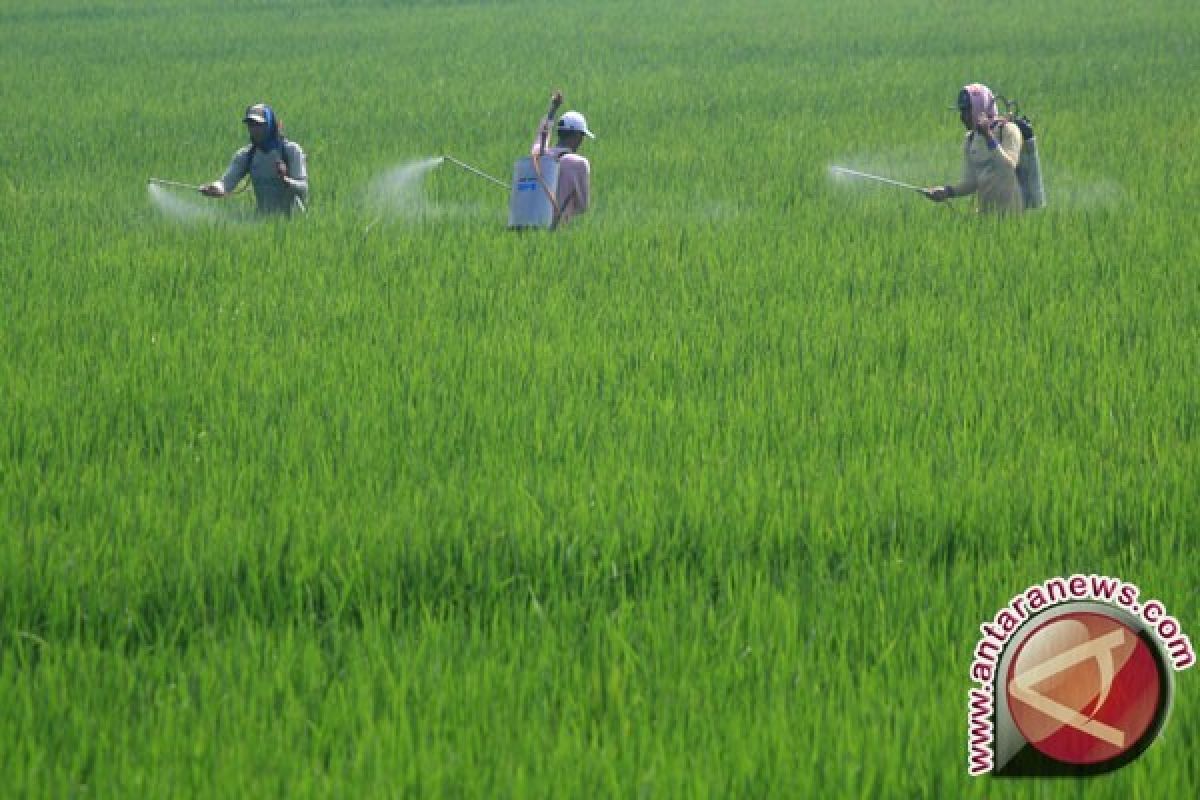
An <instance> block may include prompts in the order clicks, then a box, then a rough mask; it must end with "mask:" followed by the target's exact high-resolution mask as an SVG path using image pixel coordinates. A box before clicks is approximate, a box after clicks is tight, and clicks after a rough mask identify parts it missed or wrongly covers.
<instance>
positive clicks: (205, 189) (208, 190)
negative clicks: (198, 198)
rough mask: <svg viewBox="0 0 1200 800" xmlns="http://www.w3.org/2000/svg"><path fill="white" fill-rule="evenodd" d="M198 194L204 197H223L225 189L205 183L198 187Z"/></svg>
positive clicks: (219, 185) (215, 184) (216, 184)
mask: <svg viewBox="0 0 1200 800" xmlns="http://www.w3.org/2000/svg"><path fill="white" fill-rule="evenodd" d="M200 194H202V195H204V196H205V197H224V196H225V187H224V186H222V185H221V184H219V183H206V184H204V185H203V186H201V187H200Z"/></svg>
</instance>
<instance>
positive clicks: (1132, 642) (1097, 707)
mask: <svg viewBox="0 0 1200 800" xmlns="http://www.w3.org/2000/svg"><path fill="white" fill-rule="evenodd" d="M1005 688H1006V691H1007V694H1008V707H1009V711H1010V713H1011V715H1012V720H1013V722H1014V723H1015V724H1016V726H1017V728H1018V729H1019V730H1020V731H1021V735H1022V736H1024V737H1025V739H1026V741H1028V742H1029V743H1030V744H1031V745H1033V746H1034V747H1036V748H1037V749H1038V750H1039V751H1041V752H1042V753H1044V754H1045V755H1046V756H1048V757H1050V758H1052V759H1055V760H1056V761H1061V762H1064V763H1067V764H1089V765H1091V764H1099V763H1102V762H1105V761H1109V760H1111V759H1114V758H1118V757H1120V756H1121V755H1123V754H1124V753H1127V752H1129V751H1130V750H1132V749H1133V748H1134V747H1135V746H1137V745H1138V743H1139V742H1141V740H1142V737H1143V736H1144V735H1145V734H1146V733H1147V731H1148V730H1150V726H1151V725H1152V724H1153V722H1154V721H1155V718H1156V716H1157V715H1158V711H1159V707H1160V705H1161V704H1162V702H1163V688H1164V687H1163V682H1162V679H1161V678H1160V676H1159V668H1158V663H1157V661H1156V659H1155V657H1154V654H1153V653H1152V652H1151V650H1150V647H1149V645H1147V644H1146V642H1145V641H1143V640H1142V638H1141V637H1140V636H1138V634H1137V632H1135V631H1134V630H1132V629H1130V628H1129V627H1128V626H1126V625H1125V624H1123V623H1122V622H1120V621H1118V620H1116V619H1113V618H1112V617H1109V616H1107V615H1105V614H1101V613H1096V612H1083V611H1081V612H1076V613H1068V614H1063V615H1062V616H1059V617H1056V618H1055V619H1053V620H1051V621H1049V622H1047V623H1045V624H1044V625H1042V626H1041V627H1039V628H1037V629H1036V630H1035V631H1034V632H1033V633H1032V634H1030V635H1029V636H1028V637H1027V638H1026V639H1025V640H1024V641H1023V642H1021V645H1020V647H1019V649H1018V650H1017V652H1016V655H1015V657H1014V658H1013V660H1012V663H1011V665H1010V666H1009V669H1008V676H1007V681H1006V683H1005Z"/></svg>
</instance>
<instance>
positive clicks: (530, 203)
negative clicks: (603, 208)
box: [508, 92, 596, 229]
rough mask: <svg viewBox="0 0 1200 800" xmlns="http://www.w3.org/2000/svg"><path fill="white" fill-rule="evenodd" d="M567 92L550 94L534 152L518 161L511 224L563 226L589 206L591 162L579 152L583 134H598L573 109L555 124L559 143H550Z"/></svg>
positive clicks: (512, 197)
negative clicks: (550, 145) (555, 116)
mask: <svg viewBox="0 0 1200 800" xmlns="http://www.w3.org/2000/svg"><path fill="white" fill-rule="evenodd" d="M562 99H563V97H562V92H555V93H554V94H553V96H552V97H551V98H550V109H549V111H547V113H546V116H545V117H544V118H543V119H542V121H541V124H540V125H539V126H538V130H537V134H536V135H535V137H534V141H533V147H532V148H531V150H530V157H529V158H523V159H521V160H520V161H518V162H517V163H516V166H515V168H514V170H513V185H512V194H511V196H510V199H509V214H508V226H509V227H510V228H551V229H553V228H558V227H561V226H562V225H565V224H567V223H568V222H570V221H571V219H572V218H574V217H576V216H579V215H580V214H583V213H584V212H586V211H587V210H588V206H589V204H590V202H591V191H592V167H591V164H589V163H588V160H587V159H586V158H584V157H583V156H581V155H579V152H578V151H579V148H580V146H581V145H582V144H583V140H584V137H587V138H589V139H594V138H596V137H595V135H594V134H593V133H592V132H591V131H590V130H588V124H587V120H586V119H585V118H584V116H583V114H580V113H579V112H578V111H568V112H566V113H565V114H563V115H562V116H561V117H559V119H558V123H557V124H556V125H555V126H554V127H555V132H556V133H557V136H558V142H557V145H556V146H554V147H548V146H547V140H548V139H549V137H550V126H551V124H553V123H554V115H555V113H557V111H558V108H559V106H561V105H562Z"/></svg>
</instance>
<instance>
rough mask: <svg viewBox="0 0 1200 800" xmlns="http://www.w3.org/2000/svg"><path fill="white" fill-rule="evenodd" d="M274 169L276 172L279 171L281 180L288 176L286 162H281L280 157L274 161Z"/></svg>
mask: <svg viewBox="0 0 1200 800" xmlns="http://www.w3.org/2000/svg"><path fill="white" fill-rule="evenodd" d="M275 171H276V172H277V173H279V177H280V179H281V180H285V181H286V180H287V176H288V169H287V164H285V163H284V162H283V159H282V158H281V159H279V160H278V161H276V162H275Z"/></svg>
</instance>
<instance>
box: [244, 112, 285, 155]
mask: <svg viewBox="0 0 1200 800" xmlns="http://www.w3.org/2000/svg"><path fill="white" fill-rule="evenodd" d="M252 109H262V112H263V117H264V118H265V119H266V125H267V138H266V139H263V141H262V143H260V144H258V145H256V147H257V148H258V149H259V150H262V151H263V152H264V153H268V152H270V151H272V150H274V149H275V148H277V147H281V146H282V145H283V142H282V139H283V123H282V122H280V121H279V117H277V116H276V115H275V109H273V108H271V107H270V106H269V105H267V104H266V103H259V104H257V105H253V106H251V107H250V108H248V109H246V113H247V114H249V113H250V111H251V110H252Z"/></svg>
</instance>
